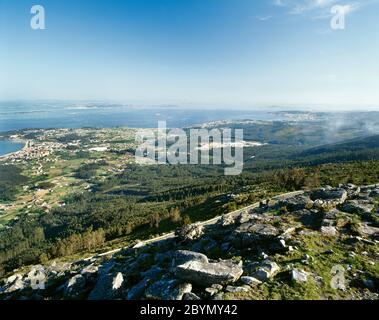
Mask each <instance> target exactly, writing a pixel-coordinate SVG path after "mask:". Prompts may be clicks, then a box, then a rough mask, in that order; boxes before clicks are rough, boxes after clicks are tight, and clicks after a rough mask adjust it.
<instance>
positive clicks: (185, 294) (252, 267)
mask: <svg viewBox="0 0 379 320" xmlns="http://www.w3.org/2000/svg"><path fill="white" fill-rule="evenodd" d="M378 190H379V186H378V185H376V186H366V187H358V186H354V185H349V184H348V185H340V186H339V187H338V188H332V187H326V188H323V189H317V190H314V191H309V192H304V193H303V194H300V195H299V194H298V195H296V196H290V197H286V199H283V198H280V197H278V198H277V199H276V200H275V201H271V202H266V204H264V202H262V205H261V206H260V207H256V208H254V209H248V210H247V209H246V210H243V211H241V212H238V213H234V212H233V213H231V214H228V215H224V216H222V217H220V219H218V220H217V219H214V221H215V223H208V224H206V225H205V226H203V225H201V224H193V225H189V226H185V227H182V228H179V229H178V230H176V237H171V238H170V237H167V238H165V239H163V240H162V238H161V239H160V241H156V242H152V243H148V244H146V243H143V242H141V243H140V245H138V246H134V247H133V246H130V247H128V248H124V249H122V250H120V251H119V252H117V253H112V254H110V255H109V256H106V255H104V256H95V257H92V258H90V259H86V260H81V261H76V262H73V263H52V264H51V265H44V266H42V265H36V266H32V267H31V268H29V270H26V271H24V272H21V271H20V270H19V271H17V272H15V274H14V275H11V276H9V275H8V276H7V277H6V278H5V279H4V280H3V281H2V282H1V283H0V285H1V286H0V299H27V298H33V299H34V298H36V299H90V300H113V299H129V300H137V299H148V300H203V299H212V300H221V299H231V298H237V299H238V298H239V297H243V298H246V297H259V298H261V295H263V294H265V292H275V293H278V292H282V291H283V290H286V288H290V290H292V291H291V292H295V290H297V289H299V288H301V287H306V286H307V285H311V286H316V287H314V288H315V289H314V290H313V289H312V293H314V292H318V291H320V292H321V291H322V290H323V288H324V287H325V285H324V284H325V281H328V282H330V278H333V279H334V278H336V277H334V275H335V274H336V272H337V271H338V270H337V271H335V273H333V274H331V273H332V270H329V269H323V270H322V272H320V273H319V274H317V268H320V267H325V266H328V268H329V267H330V266H329V265H330V264H329V263H325V262H328V261H326V260H327V259H333V260H331V261H338V263H339V264H341V266H342V268H343V270H344V271H343V272H344V273H343V274H344V276H345V277H349V279H348V281H345V282H341V281H340V282H338V281H337V280H336V281H337V282H335V283H334V282H333V286H334V287H335V288H337V289H336V290H345V293H344V295H346V294H347V291H348V290H349V286H354V287H353V289H352V290H351V296H349V297H352V298H354V299H355V298H356V297H357V295H358V294H359V297H365V298H367V295H369V298H370V299H371V298H378V299H379V295H376V292H377V283H376V282H375V279H376V274H375V272H376V271H375V270H376V269H375V265H376V264H377V263H378V258H377V257H378V255H379V252H378V251H377V248H378V243H379V225H378V214H379V212H378V209H377V208H378V207H377V203H378V202H379V196H377V195H378ZM280 199H281V200H280ZM360 251H361V252H360ZM358 254H359V259H358V258H357V259H356V257H357V255H358ZM341 257H344V258H341ZM345 257H346V260H344V259H345ZM354 261H359V264H357V265H355V266H352V265H351V264H353V263H354ZM362 266H366V268H367V270H368V271H367V270H361V269H363V268H362ZM305 270H307V271H305ZM310 270H311V271H310ZM333 270H334V269H333ZM333 272H334V271H333ZM325 274H328V277H325V278H322V277H323V276H324V275H325ZM337 278H338V277H337ZM337 278H336V279H337ZM305 291H307V290H304V292H305ZM299 292H303V291H299ZM299 294H300V293H299ZM329 295H330V291H328V292H324V293H322V295H321V294H320V297H325V296H328V297H329ZM296 298H298V296H296Z"/></svg>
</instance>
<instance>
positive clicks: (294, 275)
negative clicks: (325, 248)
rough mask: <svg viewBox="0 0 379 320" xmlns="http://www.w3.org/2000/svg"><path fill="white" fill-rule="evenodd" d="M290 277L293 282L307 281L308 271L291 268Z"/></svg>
mask: <svg viewBox="0 0 379 320" xmlns="http://www.w3.org/2000/svg"><path fill="white" fill-rule="evenodd" d="M291 279H292V281H294V282H307V281H308V273H307V272H305V271H303V270H298V269H293V270H292V271H291Z"/></svg>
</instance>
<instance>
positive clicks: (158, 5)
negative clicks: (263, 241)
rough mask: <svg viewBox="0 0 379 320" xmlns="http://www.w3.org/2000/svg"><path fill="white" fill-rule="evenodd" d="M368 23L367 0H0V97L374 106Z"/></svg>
mask: <svg viewBox="0 0 379 320" xmlns="http://www.w3.org/2000/svg"><path fill="white" fill-rule="evenodd" d="M34 4H40V5H43V6H44V8H45V11H46V30H32V29H31V28H30V19H31V17H32V15H31V14H30V9H31V7H32V5H34ZM335 4H340V5H344V6H346V7H345V8H347V12H348V14H347V17H346V29H345V30H332V29H331V27H330V19H331V14H330V9H331V7H332V6H333V5H335ZM378 30H379V3H378V1H375V0H361V1H354V0H352V1H348V0H346V1H342V0H124V1H116V0H107V1H105V0H104V1H94V0H75V1H74V0H65V1H59V0H49V1H47V0H45V1H43V0H34V1H28V0H17V1H14V0H0V99H3V100H4V99H62V100H64V99H71V100H75V99H80V100H120V101H125V102H135V101H138V102H143V103H157V104H159V103H178V104H208V105H220V106H221V105H229V106H231V105H233V106H258V105H272V104H275V105H320V106H321V105H323V106H328V107H329V106H333V107H335V108H338V107H339V108H347V107H348V106H358V107H359V106H364V107H379V90H378V88H379V76H378V75H379V58H378V57H379V37H378Z"/></svg>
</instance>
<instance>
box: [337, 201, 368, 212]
mask: <svg viewBox="0 0 379 320" xmlns="http://www.w3.org/2000/svg"><path fill="white" fill-rule="evenodd" d="M341 209H342V210H343V211H345V212H348V213H358V214H363V213H371V211H372V210H373V209H374V204H372V203H367V202H363V201H359V200H350V201H347V202H346V203H344V205H343V206H341Z"/></svg>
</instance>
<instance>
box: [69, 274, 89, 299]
mask: <svg viewBox="0 0 379 320" xmlns="http://www.w3.org/2000/svg"><path fill="white" fill-rule="evenodd" d="M85 285H86V279H85V278H84V277H83V276H82V275H81V274H77V275H75V276H73V277H72V278H70V279H69V280H68V282H67V284H66V286H65V288H64V294H65V295H66V296H69V297H78V296H80V294H82V293H83V289H84V286H85Z"/></svg>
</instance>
